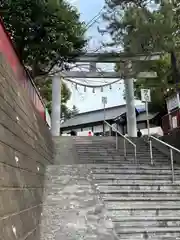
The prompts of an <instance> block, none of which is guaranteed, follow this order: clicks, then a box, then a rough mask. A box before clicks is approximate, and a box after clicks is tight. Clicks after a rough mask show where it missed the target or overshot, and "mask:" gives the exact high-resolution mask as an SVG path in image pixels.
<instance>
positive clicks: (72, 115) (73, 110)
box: [71, 105, 79, 118]
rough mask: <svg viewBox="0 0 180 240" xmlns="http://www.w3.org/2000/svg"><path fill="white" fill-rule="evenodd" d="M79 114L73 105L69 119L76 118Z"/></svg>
mask: <svg viewBox="0 0 180 240" xmlns="http://www.w3.org/2000/svg"><path fill="white" fill-rule="evenodd" d="M78 113H79V109H78V108H77V107H76V106H75V105H73V107H72V110H71V118H72V117H74V116H76V115H77V114H78Z"/></svg>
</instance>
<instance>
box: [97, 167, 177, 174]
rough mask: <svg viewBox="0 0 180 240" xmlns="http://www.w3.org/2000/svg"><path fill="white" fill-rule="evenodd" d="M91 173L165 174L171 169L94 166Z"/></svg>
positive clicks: (169, 172)
mask: <svg viewBox="0 0 180 240" xmlns="http://www.w3.org/2000/svg"><path fill="white" fill-rule="evenodd" d="M93 174H102V175H103V174H106V175H111V174H113V175H121V174H122V175H125V174H131V175H135V174H146V175H166V174H168V175H169V174H171V169H156V168H154V169H148V168H147V169H142V168H135V169H128V168H127V169H124V168H123V169H121V168H120V169H112V168H111V169H108V168H107V169H103V168H94V169H93ZM175 174H176V175H180V169H178V170H176V171H175Z"/></svg>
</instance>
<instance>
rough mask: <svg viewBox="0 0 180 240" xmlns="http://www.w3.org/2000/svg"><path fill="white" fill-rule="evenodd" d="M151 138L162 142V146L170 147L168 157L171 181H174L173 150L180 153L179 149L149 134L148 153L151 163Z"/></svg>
mask: <svg viewBox="0 0 180 240" xmlns="http://www.w3.org/2000/svg"><path fill="white" fill-rule="evenodd" d="M151 139H153V140H155V141H157V142H159V143H161V144H163V145H164V146H166V147H168V148H169V149H170V159H171V173H172V182H174V160H173V150H174V151H176V152H178V153H180V150H179V149H177V148H175V147H173V146H172V145H170V144H168V143H166V142H163V141H162V140H159V139H158V138H156V137H154V136H150V140H149V143H150V155H151V163H152V164H153V151H152V141H151Z"/></svg>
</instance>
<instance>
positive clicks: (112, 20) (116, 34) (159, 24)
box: [103, 0, 180, 114]
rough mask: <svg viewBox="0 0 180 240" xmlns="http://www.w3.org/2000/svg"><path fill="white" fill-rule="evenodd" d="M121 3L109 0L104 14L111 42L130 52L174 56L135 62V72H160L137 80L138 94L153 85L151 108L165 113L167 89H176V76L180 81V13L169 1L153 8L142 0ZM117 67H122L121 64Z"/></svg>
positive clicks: (137, 95)
mask: <svg viewBox="0 0 180 240" xmlns="http://www.w3.org/2000/svg"><path fill="white" fill-rule="evenodd" d="M122 2H123V4H122ZM122 2H119V1H115V0H108V1H106V9H107V11H106V13H105V14H104V16H103V17H104V19H105V20H107V21H108V27H107V32H108V33H109V34H110V35H111V37H112V43H111V45H121V46H123V48H124V51H125V52H131V53H146V52H154V51H161V52H168V53H170V56H171V58H168V57H167V56H165V58H163V59H161V60H160V61H156V62H154V63H149V62H148V63H144V64H142V63H141V64H140V65H139V64H136V71H142V70H143V71H144V70H149V71H156V72H157V73H158V78H156V79H137V81H136V82H135V95H136V97H138V98H139V97H140V89H141V88H150V89H151V94H152V103H151V104H150V108H151V110H153V111H160V112H162V114H163V113H164V111H165V110H166V108H165V98H166V97H167V94H168V91H169V90H172V91H175V89H176V86H177V85H178V84H176V82H177V79H179V80H180V74H179V71H178V64H179V63H178V59H179V56H178V55H179V54H178V51H179V40H180V39H179V37H178V34H177V33H178V32H179V31H180V25H179V23H178V21H177V12H175V11H174V8H173V4H171V3H168V2H167V3H166V2H162V3H161V4H160V5H159V6H158V7H157V8H155V10H154V11H152V9H150V8H149V7H148V5H147V2H145V1H143V2H142V1H139V2H138V4H132V2H131V1H126V6H125V5H124V2H125V1H122ZM127 2H128V4H127ZM130 3H131V4H130ZM136 3H137V2H136ZM137 5H138V6H137ZM122 9H124V10H123V11H122ZM116 68H117V69H119V66H117V67H116ZM169 92H170V91H169Z"/></svg>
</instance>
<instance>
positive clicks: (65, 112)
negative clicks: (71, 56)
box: [37, 78, 71, 119]
mask: <svg viewBox="0 0 180 240" xmlns="http://www.w3.org/2000/svg"><path fill="white" fill-rule="evenodd" d="M37 86H38V89H39V91H40V93H41V95H42V96H43V98H44V99H43V100H44V101H45V103H46V107H47V109H48V111H49V113H50V114H51V110H52V109H51V107H52V106H51V104H52V91H51V90H52V80H51V79H50V78H46V79H45V80H44V79H41V80H40V79H39V80H38V82H37ZM70 97H71V91H70V90H69V88H68V87H67V85H66V84H65V83H64V82H62V87H61V117H64V118H65V119H67V118H70V117H71V112H70V110H69V109H68V108H67V106H66V103H67V101H68V100H69V99H70Z"/></svg>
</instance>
